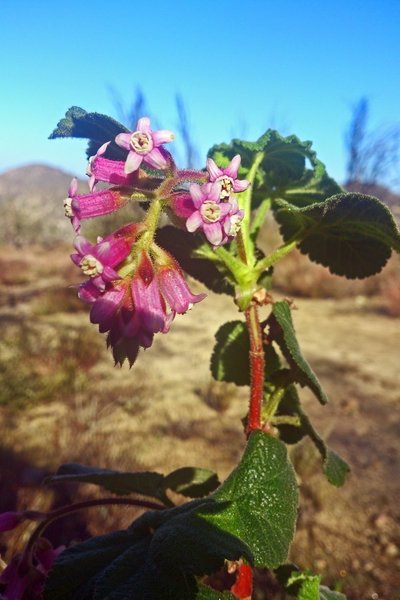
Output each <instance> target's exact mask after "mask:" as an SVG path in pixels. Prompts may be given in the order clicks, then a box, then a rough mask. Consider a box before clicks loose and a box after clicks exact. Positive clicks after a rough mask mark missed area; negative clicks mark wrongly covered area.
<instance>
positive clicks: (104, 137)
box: [49, 106, 128, 160]
mask: <svg viewBox="0 0 400 600" xmlns="http://www.w3.org/2000/svg"><path fill="white" fill-rule="evenodd" d="M127 131H128V129H127V128H126V127H124V125H121V123H118V121H115V119H112V118H111V117H107V116H106V115H102V114H99V113H88V112H86V110H83V108H79V107H78V106H72V107H71V108H69V109H68V110H67V112H66V114H65V117H64V118H63V119H61V121H59V123H58V124H57V127H56V128H55V130H54V131H53V132H52V133H51V134H50V136H49V139H50V140H53V139H56V138H64V137H71V138H83V139H88V140H89V146H88V148H87V151H86V155H87V157H88V158H89V157H90V156H94V155H95V154H96V152H97V150H98V149H99V148H100V146H102V145H103V144H104V143H105V142H109V141H111V144H110V145H109V146H108V148H107V150H106V152H105V154H104V156H105V157H106V158H110V159H114V160H125V158H126V156H127V151H126V150H124V149H123V148H121V147H120V146H117V144H116V143H115V142H114V138H115V137H116V136H117V135H118V134H119V133H126V132H127Z"/></svg>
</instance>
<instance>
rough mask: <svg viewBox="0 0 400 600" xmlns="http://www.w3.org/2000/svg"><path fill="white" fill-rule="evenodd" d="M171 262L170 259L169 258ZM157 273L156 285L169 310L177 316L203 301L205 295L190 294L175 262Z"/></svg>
mask: <svg viewBox="0 0 400 600" xmlns="http://www.w3.org/2000/svg"><path fill="white" fill-rule="evenodd" d="M170 258H171V260H172V257H170ZM173 263H174V264H173V265H171V266H165V267H162V268H160V269H159V270H158V271H157V279H158V284H159V286H160V290H161V293H162V295H163V296H164V298H165V300H166V301H167V302H168V304H169V306H170V307H171V310H172V311H173V312H174V313H178V314H179V315H182V314H184V313H185V312H187V311H188V310H190V309H191V308H192V306H193V304H196V303H197V302H201V301H202V300H204V298H205V297H206V295H207V294H192V292H191V291H190V289H189V286H188V284H187V283H186V281H185V280H184V278H183V275H182V272H181V270H180V268H179V267H178V264H177V263H176V261H173Z"/></svg>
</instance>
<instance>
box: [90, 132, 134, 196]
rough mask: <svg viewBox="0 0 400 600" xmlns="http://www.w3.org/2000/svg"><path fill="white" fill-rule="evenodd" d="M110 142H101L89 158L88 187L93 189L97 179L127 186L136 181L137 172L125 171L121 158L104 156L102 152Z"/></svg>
mask: <svg viewBox="0 0 400 600" xmlns="http://www.w3.org/2000/svg"><path fill="white" fill-rule="evenodd" d="M110 143H111V142H107V143H106V144H103V145H102V146H101V147H100V148H99V149H98V150H97V153H96V155H95V156H92V157H91V158H90V159H89V163H88V168H87V171H86V173H87V175H89V177H90V179H89V188H90V191H93V189H94V186H95V185H96V183H97V182H98V181H105V182H107V183H111V184H114V185H123V186H129V185H134V184H135V183H136V182H137V179H138V174H137V173H136V172H135V173H128V174H126V173H125V162H124V161H122V160H110V159H109V158H104V157H103V154H104V153H105V152H106V150H107V147H108V145H109V144H110Z"/></svg>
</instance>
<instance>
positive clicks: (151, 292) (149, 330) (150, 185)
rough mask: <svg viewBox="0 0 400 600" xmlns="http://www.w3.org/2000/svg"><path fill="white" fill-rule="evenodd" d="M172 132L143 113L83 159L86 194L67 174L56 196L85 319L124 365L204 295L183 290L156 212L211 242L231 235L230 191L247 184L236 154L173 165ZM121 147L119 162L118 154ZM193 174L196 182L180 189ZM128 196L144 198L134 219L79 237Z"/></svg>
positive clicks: (234, 215)
mask: <svg viewBox="0 0 400 600" xmlns="http://www.w3.org/2000/svg"><path fill="white" fill-rule="evenodd" d="M173 138H174V135H173V133H172V132H171V131H169V130H160V131H153V130H152V129H151V126H150V119H149V118H147V117H144V118H141V119H139V121H138V123H137V126H136V130H135V131H133V132H128V133H125V132H123V133H119V134H118V135H117V136H116V137H115V139H114V140H109V141H107V142H105V143H104V144H103V145H102V146H100V147H99V149H98V150H97V152H96V155H95V156H92V157H91V159H90V160H89V164H88V168H87V175H88V177H89V190H90V191H89V193H87V194H78V184H77V180H76V179H74V180H73V181H72V183H71V185H70V188H69V191H68V198H66V199H65V201H64V208H65V214H66V216H67V217H68V218H69V219H71V223H72V226H73V229H74V231H75V233H76V239H75V242H74V246H75V250H76V252H74V253H73V254H72V255H71V258H72V260H73V262H74V263H75V264H76V265H77V266H78V267H80V269H81V270H82V272H83V274H84V275H85V276H86V277H87V279H86V280H85V281H84V283H82V284H81V285H80V286H79V292H78V295H79V297H80V298H81V299H82V300H84V301H86V302H88V303H90V304H92V308H91V312H90V319H91V321H92V323H95V324H97V325H98V326H99V330H100V331H101V332H102V333H107V344H108V346H111V348H112V350H113V354H114V359H115V361H116V363H119V364H122V363H123V361H124V360H125V358H127V359H128V360H129V362H130V364H131V365H132V364H133V362H134V361H135V359H136V357H137V354H138V351H139V348H140V347H143V348H148V347H149V346H151V344H152V342H153V337H154V334H155V333H158V332H162V333H165V332H167V331H168V330H169V327H170V324H171V322H172V320H173V319H174V317H175V315H176V314H183V313H185V312H186V311H187V310H188V309H189V308H191V306H192V305H193V304H195V303H197V302H200V301H201V300H202V299H203V298H204V297H205V295H204V294H197V295H196V294H193V293H192V292H191V291H190V289H189V287H188V285H187V283H186V281H185V279H184V277H183V273H182V271H181V269H180V266H179V264H178V263H177V261H176V260H175V258H174V257H173V256H171V254H169V253H168V252H166V251H165V250H164V249H162V248H160V247H159V246H158V245H157V244H156V243H155V232H156V228H157V225H158V217H159V214H160V212H161V211H162V210H163V209H169V210H171V211H172V212H174V213H175V215H176V216H177V217H178V219H179V218H180V219H181V226H183V227H184V228H186V229H187V231H190V232H195V231H202V232H203V234H204V235H205V237H206V239H207V240H208V241H209V242H210V243H211V244H212V246H213V247H217V246H220V245H222V244H225V243H227V242H229V241H231V240H232V239H233V238H234V237H235V236H236V234H237V232H238V230H239V228H240V223H241V221H242V219H243V211H242V210H240V209H239V206H238V203H237V201H236V199H235V197H234V195H233V194H234V193H235V192H241V191H244V190H245V189H247V187H248V186H249V182H247V181H246V180H238V178H237V175H238V170H239V167H240V156H235V157H234V158H233V160H232V161H231V163H230V164H229V165H228V167H226V168H224V169H220V168H219V167H217V165H216V164H215V162H214V161H213V160H212V159H208V161H207V172H206V173H204V172H203V171H191V172H190V175H188V174H189V171H178V170H177V168H176V166H175V163H174V161H173V159H172V156H171V155H170V154H169V152H167V150H165V148H164V147H163V144H165V143H167V142H170V141H172V140H173ZM113 148H114V151H113ZM115 148H117V150H118V158H119V159H118V160H116V159H115V156H116V154H115ZM124 153H125V156H126V158H125V160H120V158H121V154H122V156H123V155H124ZM193 180H195V181H196V180H197V181H198V182H199V183H192V185H190V187H189V189H188V188H187V187H185V185H187V182H193ZM99 183H101V184H102V187H101V188H99V189H97V186H98V184H99ZM104 184H108V187H104ZM200 184H202V185H200ZM131 199H139V200H142V201H143V200H146V201H148V202H150V208H149V211H148V213H147V216H146V217H145V218H144V220H143V221H142V222H141V223H131V224H128V225H126V226H125V227H123V228H121V229H119V230H118V231H115V232H113V233H111V234H110V235H108V236H106V237H105V238H104V239H103V238H98V239H97V242H96V243H92V242H90V241H89V240H87V239H86V238H85V237H84V236H83V235H82V233H81V224H82V221H84V220H85V219H90V218H93V217H98V216H102V215H107V214H111V213H113V212H115V211H116V210H118V209H119V208H121V207H122V206H124V205H125V204H127V203H128V202H129V201H130V200H131ZM182 217H183V219H182Z"/></svg>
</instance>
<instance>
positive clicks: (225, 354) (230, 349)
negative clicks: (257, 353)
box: [210, 321, 250, 385]
mask: <svg viewBox="0 0 400 600" xmlns="http://www.w3.org/2000/svg"><path fill="white" fill-rule="evenodd" d="M215 338H216V344H215V346H214V351H213V354H212V356H211V364H210V367H211V373H212V376H213V377H214V379H216V380H217V381H227V382H231V383H236V385H250V368H249V351H250V342H249V334H248V332H247V327H246V323H245V322H244V321H229V322H228V323H224V325H222V326H221V327H220V328H219V329H218V331H217V333H216V334H215Z"/></svg>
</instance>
